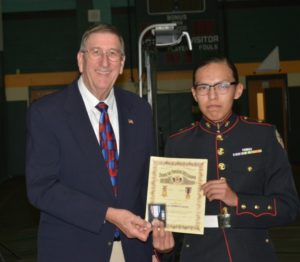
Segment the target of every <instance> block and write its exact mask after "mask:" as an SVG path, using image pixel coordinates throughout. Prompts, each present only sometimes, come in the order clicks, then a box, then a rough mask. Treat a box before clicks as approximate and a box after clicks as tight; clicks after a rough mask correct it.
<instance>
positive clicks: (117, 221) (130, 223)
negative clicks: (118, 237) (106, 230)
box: [105, 207, 151, 241]
mask: <svg viewBox="0 0 300 262" xmlns="http://www.w3.org/2000/svg"><path fill="white" fill-rule="evenodd" d="M105 218H106V220H107V221H108V222H110V223H112V224H114V225H115V226H116V227H117V228H119V229H120V230H121V231H122V232H123V233H124V234H125V235H126V236H127V237H128V238H138V239H139V240H141V241H146V240H147V238H148V236H149V233H150V232H151V224H150V223H149V222H147V221H145V220H144V219H142V218H140V217H139V216H136V215H135V214H133V213H131V212H130V211H128V210H125V209H116V208H111V207H109V208H108V209H107V212H106V217H105Z"/></svg>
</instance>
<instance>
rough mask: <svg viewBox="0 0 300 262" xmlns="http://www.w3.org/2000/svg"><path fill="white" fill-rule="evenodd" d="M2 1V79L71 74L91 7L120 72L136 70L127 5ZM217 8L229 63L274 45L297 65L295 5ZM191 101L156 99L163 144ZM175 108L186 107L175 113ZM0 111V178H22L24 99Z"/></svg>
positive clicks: (255, 57) (187, 117)
mask: <svg viewBox="0 0 300 262" xmlns="http://www.w3.org/2000/svg"><path fill="white" fill-rule="evenodd" d="M2 1H3V32H4V52H3V58H2V61H3V63H2V65H3V67H2V72H3V73H2V76H3V75H5V74H15V73H16V72H20V73H38V72H57V71H74V70H76V69H77V65H76V52H77V50H78V46H79V41H80V37H81V34H82V32H83V31H84V29H85V28H86V27H87V26H88V25H89V23H88V22H87V15H86V14H87V10H88V9H91V8H94V7H95V8H100V9H101V12H103V13H104V14H107V15H104V19H105V20H103V21H106V22H112V23H113V24H115V25H116V26H117V27H119V28H120V30H121V32H122V33H123V34H124V37H125V42H126V50H127V61H126V67H127V68H129V67H130V68H137V59H138V57H137V39H138V34H139V32H138V30H137V24H136V12H137V11H136V9H135V7H134V3H133V2H134V1H133V0H130V1H127V0H123V1H121V0H119V1H109V0H105V1H104V0H97V1H95V0H94V1H92V0H65V1H61V0H40V1H39V4H37V1H36V0H27V1H26V5H25V4H24V3H25V1H23V0H2ZM218 8H219V10H218V12H219V14H220V17H219V19H220V20H219V23H220V24H222V27H221V28H222V30H223V31H222V32H221V33H222V36H223V39H222V41H224V43H225V49H224V50H225V53H227V54H229V55H230V57H231V58H232V59H233V60H234V61H235V62H239V63H241V62H243V63H245V62H249V63H250V62H260V61H262V60H263V59H264V58H265V57H266V56H267V55H268V54H269V52H270V51H271V50H272V49H273V48H274V46H276V45H278V46H279V49H280V59H281V60H299V59H300V49H299V46H300V27H299V26H297V25H298V17H299V13H300V3H299V4H294V5H291V6H280V7H272V6H267V7H257V8H256V7H246V8H245V7H243V6H242V5H238V6H236V5H230V4H228V5H227V4H225V5H219V6H218ZM132 80H133V81H137V79H132ZM46 85H47V84H46ZM190 98H191V97H190V95H189V94H186V95H181V94H179V95H178V94H177V95H175V94H168V95H162V96H159V98H158V100H159V110H160V111H161V112H162V113H161V114H160V115H159V126H160V127H161V128H162V130H163V138H164V139H165V138H166V136H167V135H168V134H169V133H171V132H173V131H175V130H176V129H177V128H180V127H183V126H185V125H187V124H188V123H189V122H191V121H192V120H193V114H192V107H193V103H192V101H191V99H190ZM174 105H185V110H184V111H183V113H182V115H180V111H178V110H177V108H178V107H174ZM5 107H6V110H5V115H4V120H5V121H4V123H5V134H6V136H5V150H4V151H5V152H4V155H5V158H6V159H5V163H6V166H7V174H8V175H10V176H14V175H20V174H24V163H25V134H26V131H25V118H26V115H25V114H26V108H27V101H9V102H7V103H5ZM237 107H238V108H239V111H240V112H242V113H244V114H247V110H248V104H247V96H246V95H244V96H243V97H242V100H241V101H240V102H239V103H238V105H237ZM166 112H168V113H166ZM174 112H176V113H177V115H175V114H174ZM1 113H2V114H3V110H2V112H1ZM175 116H176V117H175ZM178 119H183V120H184V121H181V122H180V120H178ZM178 121H179V122H178ZM299 122H300V121H299ZM1 139H2V140H3V138H1ZM2 142H3V141H2Z"/></svg>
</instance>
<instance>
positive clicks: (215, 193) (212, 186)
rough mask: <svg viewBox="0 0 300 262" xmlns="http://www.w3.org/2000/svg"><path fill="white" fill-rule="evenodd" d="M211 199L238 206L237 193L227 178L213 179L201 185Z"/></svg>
mask: <svg viewBox="0 0 300 262" xmlns="http://www.w3.org/2000/svg"><path fill="white" fill-rule="evenodd" d="M201 189H202V190H203V194H204V195H205V196H206V197H207V199H208V200H209V201H213V200H221V201H223V202H224V203H225V204H226V205H228V206H237V202H238V197H237V194H236V193H235V192H234V191H232V189H231V188H230V186H229V185H228V183H227V181H226V179H225V178H223V177H222V178H221V179H218V180H211V181H208V182H207V183H205V184H203V185H202V186H201Z"/></svg>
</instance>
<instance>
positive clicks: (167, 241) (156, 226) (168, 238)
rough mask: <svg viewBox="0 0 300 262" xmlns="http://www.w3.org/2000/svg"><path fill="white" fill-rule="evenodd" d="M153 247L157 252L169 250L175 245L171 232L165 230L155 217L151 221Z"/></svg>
mask: <svg viewBox="0 0 300 262" xmlns="http://www.w3.org/2000/svg"><path fill="white" fill-rule="evenodd" d="M152 238H153V247H154V248H155V249H156V250H157V251H158V252H159V253H168V252H170V251H171V250H172V249H173V248H174V245H175V241H174V238H173V234H172V232H168V231H165V227H164V223H163V222H162V221H159V220H157V219H155V220H153V222H152Z"/></svg>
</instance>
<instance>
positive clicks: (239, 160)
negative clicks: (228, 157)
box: [228, 155, 265, 192]
mask: <svg viewBox="0 0 300 262" xmlns="http://www.w3.org/2000/svg"><path fill="white" fill-rule="evenodd" d="M231 163H232V165H231V166H230V168H229V169H230V170H229V174H228V177H229V180H230V181H232V182H231V186H232V187H233V188H236V189H237V190H238V191H240V190H242V191H244V192H246V191H249V192H253V190H254V191H255V192H262V190H263V185H264V181H265V172H264V170H265V168H264V160H263V158H262V156H261V155H246V156H238V157H233V158H232V162H231ZM240 192H241V191H240Z"/></svg>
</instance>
